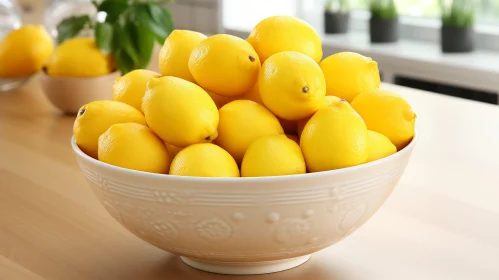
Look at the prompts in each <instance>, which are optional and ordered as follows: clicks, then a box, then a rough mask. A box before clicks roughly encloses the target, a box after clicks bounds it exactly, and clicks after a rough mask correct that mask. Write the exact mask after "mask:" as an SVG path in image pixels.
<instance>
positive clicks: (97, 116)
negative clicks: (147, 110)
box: [73, 100, 147, 158]
mask: <svg viewBox="0 0 499 280" xmlns="http://www.w3.org/2000/svg"><path fill="white" fill-rule="evenodd" d="M127 122H133V123H138V124H142V125H147V124H146V120H145V118H144V116H143V115H142V114H141V113H140V111H139V110H137V109H135V108H134V107H132V106H130V105H128V104H125V103H121V102H117V101H111V100H100V101H93V102H90V103H88V104H86V105H83V106H82V107H81V108H80V110H79V111H78V115H77V116H76V120H75V122H74V125H73V135H74V138H75V142H76V144H78V147H80V149H81V150H82V151H83V152H84V153H86V154H87V155H89V156H91V157H94V158H97V152H98V142H99V136H100V135H101V134H102V133H104V132H105V131H106V130H107V129H108V128H109V127H110V126H111V125H113V124H118V123H127Z"/></svg>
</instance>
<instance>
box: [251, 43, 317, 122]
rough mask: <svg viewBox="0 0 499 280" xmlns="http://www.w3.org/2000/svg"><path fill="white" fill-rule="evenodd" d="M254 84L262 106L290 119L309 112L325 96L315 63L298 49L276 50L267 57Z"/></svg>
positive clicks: (312, 110) (307, 114)
mask: <svg viewBox="0 0 499 280" xmlns="http://www.w3.org/2000/svg"><path fill="white" fill-rule="evenodd" d="M258 87H259V90H260V96H261V97H262V100H263V103H264V104H265V106H266V107H267V108H269V109H270V111H272V112H273V113H274V114H276V115H277V116H278V117H280V118H283V119H286V120H290V121H293V120H300V119H303V118H306V117H309V116H311V115H312V114H313V113H315V112H316V111H317V110H318V109H319V108H320V107H321V106H322V105H323V104H324V97H325V96H326V82H325V80H324V75H323V74H322V71H321V69H320V68H319V65H317V63H315V61H313V60H312V59H311V58H310V57H308V56H306V55H304V54H302V53H299V52H288V51H287V52H280V53H277V54H275V55H273V56H271V57H270V58H269V59H267V60H266V61H265V63H264V64H263V66H262V71H260V75H259V77H258Z"/></svg>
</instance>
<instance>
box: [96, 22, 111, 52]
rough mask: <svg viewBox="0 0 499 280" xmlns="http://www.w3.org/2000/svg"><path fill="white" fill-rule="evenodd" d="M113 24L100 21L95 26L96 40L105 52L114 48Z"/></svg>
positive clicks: (100, 48)
mask: <svg viewBox="0 0 499 280" xmlns="http://www.w3.org/2000/svg"><path fill="white" fill-rule="evenodd" d="M113 39H114V38H113V26H112V25H111V24H110V23H107V22H99V23H97V25H96V26H95V42H96V43H97V47H98V48H99V50H100V51H101V52H102V53H103V54H109V53H111V52H112V50H113Z"/></svg>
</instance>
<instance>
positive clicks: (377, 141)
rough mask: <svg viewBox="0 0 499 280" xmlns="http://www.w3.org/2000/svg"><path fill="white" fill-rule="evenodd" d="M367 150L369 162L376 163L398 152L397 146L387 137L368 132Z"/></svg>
mask: <svg viewBox="0 0 499 280" xmlns="http://www.w3.org/2000/svg"><path fill="white" fill-rule="evenodd" d="M367 150H368V151H369V156H368V157H367V161H368V162H370V161H375V160H378V159H381V158H384V157H387V156H389V155H392V154H394V153H396V152H397V148H396V147H395V145H393V144H392V142H390V139H388V137H386V136H385V135H383V134H381V133H378V132H376V131H372V130H368V131H367Z"/></svg>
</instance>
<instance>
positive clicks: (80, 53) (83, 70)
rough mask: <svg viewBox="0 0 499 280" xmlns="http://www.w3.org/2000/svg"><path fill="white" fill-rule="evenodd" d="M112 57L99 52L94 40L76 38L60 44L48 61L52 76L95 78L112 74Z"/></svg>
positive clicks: (48, 68) (48, 70)
mask: <svg viewBox="0 0 499 280" xmlns="http://www.w3.org/2000/svg"><path fill="white" fill-rule="evenodd" d="M113 70H114V62H113V58H112V56H111V55H104V54H103V53H101V52H100V51H99V49H98V48H97V45H96V44H95V40H94V38H74V39H70V40H67V41H65V42H64V43H62V44H60V45H59V46H58V47H57V48H56V49H55V51H54V53H53V54H52V55H51V56H50V58H49V59H48V61H47V72H48V74H49V75H50V76H60V77H95V76H102V75H107V74H109V73H111V72H112V71H113Z"/></svg>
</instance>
